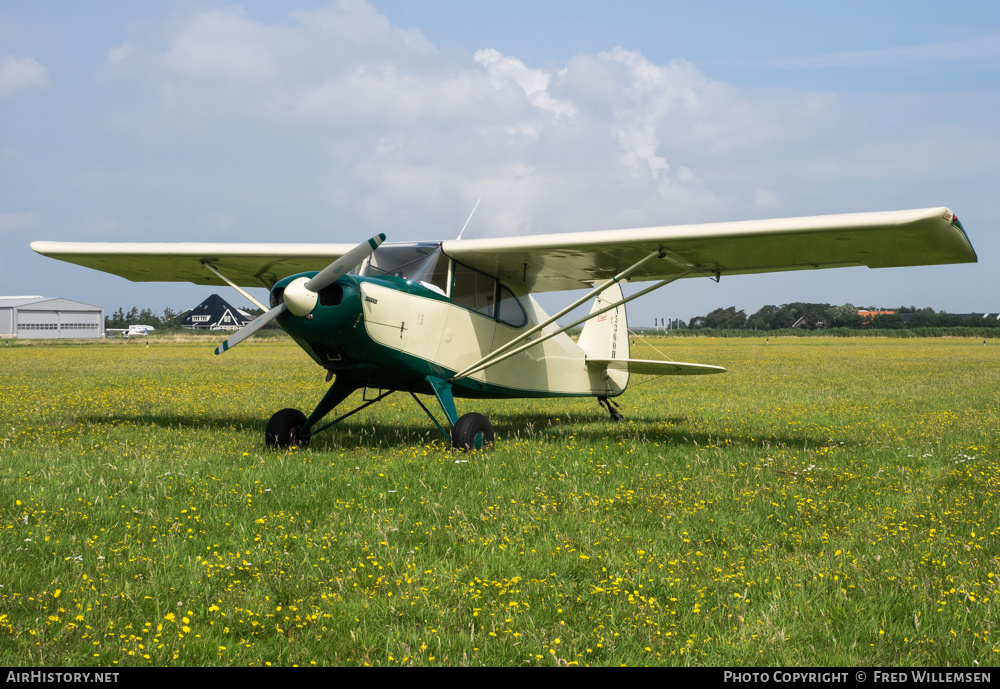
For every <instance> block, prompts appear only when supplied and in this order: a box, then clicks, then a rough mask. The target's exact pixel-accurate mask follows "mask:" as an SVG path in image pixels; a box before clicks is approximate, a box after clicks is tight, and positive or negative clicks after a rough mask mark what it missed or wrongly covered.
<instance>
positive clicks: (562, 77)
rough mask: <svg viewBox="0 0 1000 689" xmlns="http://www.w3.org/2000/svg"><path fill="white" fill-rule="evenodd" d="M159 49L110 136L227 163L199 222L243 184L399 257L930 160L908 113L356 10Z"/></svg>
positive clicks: (143, 65)
mask: <svg viewBox="0 0 1000 689" xmlns="http://www.w3.org/2000/svg"><path fill="white" fill-rule="evenodd" d="M159 40H160V42H159V43H157V40H156V39H150V38H145V39H143V40H139V39H137V38H135V37H133V38H131V39H130V40H129V41H128V42H124V43H122V44H120V45H119V46H118V47H117V48H116V49H115V50H113V51H111V52H110V53H109V62H110V64H111V65H112V67H113V68H114V69H113V72H114V73H115V74H117V75H118V77H119V80H118V81H117V82H115V83H117V84H120V85H124V87H125V88H127V89H130V90H132V91H134V90H135V87H136V86H137V85H138V86H140V87H141V88H142V89H144V91H143V92H144V93H145V94H146V95H147V101H146V103H145V104H144V105H143V106H141V107H135V106H133V107H134V110H133V111H132V112H126V113H118V114H117V115H116V116H113V117H109V118H108V119H109V121H114V122H122V123H124V125H123V126H126V127H134V128H135V129H136V131H137V132H140V131H141V132H142V134H143V135H144V136H145V138H147V139H148V140H150V141H156V142H158V143H160V144H163V145H167V146H169V145H170V144H169V143H167V142H175V143H176V146H174V148H179V147H183V146H189V147H191V149H192V151H194V149H195V148H197V153H196V154H193V155H198V156H203V157H204V158H205V159H206V160H209V161H212V162H213V163H215V164H216V165H217V172H215V174H217V175H218V174H222V175H225V176H226V179H227V186H225V187H220V188H219V189H218V190H217V191H216V192H215V194H214V196H215V198H213V199H212V203H213V204H215V205H213V206H211V207H208V208H202V209H198V210H193V211H192V217H193V218H194V220H195V221H196V223H200V224H201V225H202V226H204V224H205V223H206V222H208V221H209V219H212V218H215V220H218V219H219V218H216V217H215V216H212V215H211V214H212V213H214V212H215V211H214V209H215V208H218V207H220V205H221V206H222V207H230V204H231V203H233V202H234V201H236V202H240V203H242V202H243V201H242V200H241V199H234V198H232V197H231V196H230V197H228V198H227V197H226V194H230V195H231V194H232V193H233V191H232V190H234V189H240V188H243V187H246V188H248V189H250V188H255V189H266V197H267V204H268V208H269V209H270V208H275V209H278V208H282V207H287V206H291V205H292V204H293V203H295V204H298V202H299V201H300V200H301V199H302V198H307V199H310V200H311V201H315V202H316V203H318V204H319V205H320V211H319V212H318V213H317V214H318V215H325V214H328V213H330V212H331V209H332V214H333V218H334V220H331V221H330V222H335V223H336V226H337V227H344V228H346V227H359V226H364V227H365V228H366V230H365V231H368V230H376V231H386V232H389V233H391V236H392V238H394V239H408V238H416V237H419V238H433V237H437V236H453V234H455V233H457V231H458V229H459V228H460V227H461V223H462V222H463V221H464V219H465V216H466V214H467V213H468V210H469V209H470V208H471V207H472V204H473V203H474V202H475V200H476V199H477V198H479V197H483V205H482V207H481V208H480V210H479V211H478V212H477V217H476V218H474V220H473V223H472V225H470V228H469V231H468V232H467V235H466V236H469V237H472V236H483V235H486V234H518V233H529V232H542V231H544V232H556V231H565V230H586V229H600V228H602V227H603V228H610V227H628V226H640V225H651V224H665V223H671V222H695V221H699V220H728V219H737V218H740V217H747V216H753V217H766V216H767V215H771V214H779V213H780V214H784V213H788V214H799V213H802V214H809V213H811V212H813V210H814V209H813V208H810V207H809V206H808V205H805V206H803V205H798V206H797V205H796V204H809V203H811V202H815V201H816V200H817V199H820V200H823V201H824V202H826V199H827V198H828V197H829V194H828V184H829V181H830V180H834V179H839V180H844V179H848V180H854V181H856V182H857V183H858V185H859V187H861V188H863V189H867V188H870V187H871V183H870V181H871V180H873V179H879V180H883V181H884V180H886V179H889V180H897V179H898V180H902V179H905V178H906V177H907V174H910V177H912V176H913V174H916V173H917V172H919V173H920V174H924V173H926V171H927V170H928V169H933V166H934V165H936V164H938V163H937V156H938V154H935V153H933V152H930V151H928V147H927V146H914V145H913V144H914V141H915V139H916V138H917V137H916V135H915V134H914V133H913V132H914V131H915V130H914V129H913V126H912V125H911V123H910V120H911V119H912V118H913V113H914V112H918V111H917V110H915V109H914V108H913V107H912V103H911V102H904V99H901V100H899V101H898V102H890V101H889V100H887V99H885V98H884V97H883V96H882V95H881V94H878V96H877V98H879V99H881V100H878V101H877V102H868V103H860V102H845V101H844V100H842V99H841V98H840V97H838V96H837V94H824V93H805V94H801V93H787V92H785V93H782V92H778V93H774V92H771V93H767V94H761V95H756V94H753V93H749V94H748V93H747V92H745V91H742V90H740V89H738V88H736V87H734V86H732V85H730V84H727V83H724V82H721V81H718V80H715V79H711V78H709V77H708V76H706V75H705V74H704V73H702V72H701V71H700V70H699V69H698V68H697V67H696V66H695V65H693V64H691V63H690V62H686V61H683V60H674V61H670V62H668V63H667V64H657V63H655V62H654V61H652V60H650V59H649V58H648V57H646V56H645V55H643V54H642V53H641V52H639V51H636V50H626V49H624V48H621V47H618V48H614V49H613V50H609V51H606V52H601V53H598V54H581V55H577V56H576V57H574V58H572V59H571V60H569V61H568V62H567V63H566V64H565V65H562V66H558V67H556V68H540V67H533V66H530V65H527V64H525V63H524V61H522V60H521V59H519V58H518V57H516V56H513V55H505V54H503V53H501V52H500V51H498V50H496V49H493V48H482V49H479V50H476V51H475V52H474V53H473V54H471V55H468V54H461V53H448V54H444V53H441V52H439V51H438V50H436V48H435V47H434V46H433V45H432V44H431V43H429V42H428V41H427V40H426V38H425V37H424V36H423V35H422V34H420V32H418V31H414V30H408V31H404V30H401V29H399V28H397V27H394V26H392V25H391V24H390V22H389V21H388V20H387V19H386V18H385V17H384V16H382V15H379V14H378V13H377V12H376V11H375V10H374V9H373V8H372V7H371V6H369V5H367V4H366V3H364V2H361V1H360V0H352V1H349V2H338V3H335V4H333V5H331V6H330V7H328V8H323V9H318V10H309V11H297V12H293V13H291V14H289V15H288V17H287V18H286V19H284V20H282V21H274V22H262V21H259V20H257V19H255V18H253V17H252V16H251V15H250V14H248V13H247V12H245V11H243V10H241V9H239V8H235V9H233V8H230V9H213V10H207V11H199V12H196V13H193V14H191V15H190V16H188V17H186V18H184V19H182V21H180V22H178V23H176V24H174V25H171V26H170V27H167V28H166V29H164V32H163V34H162V36H161V37H160V39H159ZM876 107H881V108H884V109H885V110H884V112H882V113H880V114H879V115H878V116H877V117H875V116H873V112H874V108H876ZM893 117H896V118H898V119H900V120H901V121H902V122H903V123H904V125H905V126H901V127H898V128H896V129H894V131H893V136H892V137H884V136H880V133H879V132H877V131H876V130H873V129H872V125H871V123H872V122H873V121H889V120H892V118H893ZM925 129H926V128H925ZM192 132H195V135H194V136H192V134H191V133H192ZM199 135H200V136H199ZM926 135H927V133H926V131H925V132H924V133H923V134H922V135H921V136H924V137H926ZM956 138H959V137H956ZM192 140H194V141H196V142H197V144H193V143H192ZM873 140H878V142H877V144H876V143H872V142H873ZM935 141H936V142H938V143H939V145H940V147H941V148H942V150H945V149H946V148H947V147H949V146H951V147H954V146H955V145H957V144H955V142H954V141H950V140H949V139H948V137H947V136H942V135H941V134H940V133H938V134H937V135H936V138H935ZM202 146H203V147H204V149H203V150H202V148H201V147H202ZM980 146H981V147H983V150H991V149H990V147H991V146H992V147H993V148H995V147H996V142H993V143H991V142H981V143H980ZM247 151H250V152H251V154H249V155H247V154H246V153H245V152H247ZM230 159H231V160H233V161H241V162H233V163H229V162H227V161H228V160H230ZM248 160H249V161H252V165H248V164H247V163H246V162H245V161H248ZM191 167H194V166H191ZM194 169H197V168H194ZM214 169H215V168H213V170H214ZM907 171H910V173H908V172H907ZM914 171H916V172H914ZM213 184H214V182H213V181H212V180H211V179H208V173H206V182H205V185H204V186H205V188H206V189H212V188H213V187H212V186H211V185H213ZM255 185H256V186H255ZM209 196H212V194H210V193H207V194H206V197H209ZM247 196H248V197H250V196H253V195H252V192H247ZM261 196H263V195H262V194H257V195H256V196H255V197H253V198H251V202H258V200H260V197H261ZM842 197H843V195H842ZM317 199H319V201H316V200H317ZM261 203H263V201H261ZM283 204H284V206H283ZM864 209H865V208H864V207H861V208H858V207H854V206H852V207H848V208H840V209H839V210H864ZM834 210H838V209H837V208H830V207H827V206H823V207H821V208H818V209H816V211H817V212H832V211H834ZM254 215H255V214H253V213H243V212H241V222H246V218H249V217H253V216H254ZM198 218H201V220H200V221H198ZM212 222H214V220H212ZM272 227H273V225H272ZM344 231H345V232H346V230H344ZM406 233H410V236H406ZM250 238H252V237H248V239H250ZM267 238H271V235H270V234H268V235H267ZM349 238H350V237H347V236H344V237H332V238H331V240H345V241H346V240H347V239H349ZM302 239H309V237H303V238H302Z"/></svg>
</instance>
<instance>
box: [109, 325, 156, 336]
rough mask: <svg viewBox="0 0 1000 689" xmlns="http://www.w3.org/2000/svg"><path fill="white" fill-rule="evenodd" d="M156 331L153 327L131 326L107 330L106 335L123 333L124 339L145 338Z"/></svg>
mask: <svg viewBox="0 0 1000 689" xmlns="http://www.w3.org/2000/svg"><path fill="white" fill-rule="evenodd" d="M154 330H156V328H154V327H153V326H151V325H130V326H129V327H127V328H105V329H104V332H106V333H121V334H122V337H145V336H146V335H149V333H151V332H152V331H154Z"/></svg>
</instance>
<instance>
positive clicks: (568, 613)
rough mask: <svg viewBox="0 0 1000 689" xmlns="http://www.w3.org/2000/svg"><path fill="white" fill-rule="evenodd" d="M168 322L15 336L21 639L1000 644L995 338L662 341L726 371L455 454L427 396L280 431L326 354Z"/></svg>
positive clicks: (226, 655)
mask: <svg viewBox="0 0 1000 689" xmlns="http://www.w3.org/2000/svg"><path fill="white" fill-rule="evenodd" d="M150 342H151V346H150V347H149V348H146V347H145V346H144V343H145V341H144V340H143V341H141V342H123V343H115V344H114V345H108V344H104V345H91V346H72V345H65V346H63V345H51V346H46V347H25V346H12V347H9V348H5V349H3V350H0V386H2V388H3V395H2V400H0V458H2V463H0V586H2V588H0V664H4V665H58V664H69V665H116V664H117V665H147V664H153V665H196V664H211V665H264V664H268V663H270V664H272V665H290V664H299V665H307V664H310V663H316V664H319V665H328V664H372V665H395V664H404V665H411V664H413V665H437V664H447V665H459V664H486V665H523V664H527V665H536V664H538V665H554V664H580V665H585V664H595V665H603V664H614V665H617V664H620V663H626V664H663V665H667V664H676V665H727V666H731V665H748V666H751V665H934V666H939V665H960V666H968V665H973V664H974V663H978V664H979V665H981V666H986V665H995V664H996V663H997V662H998V660H1000V639H998V635H1000V631H997V629H996V622H995V620H996V619H998V618H1000V615H998V611H997V604H998V602H1000V559H998V551H1000V548H998V546H997V545H996V543H997V541H998V536H1000V517H998V516H997V515H998V509H997V508H998V504H997V503H998V492H1000V453H998V445H997V427H998V416H1000V413H998V403H997V394H996V391H997V390H998V389H1000V365H998V364H1000V348H998V347H997V346H995V345H993V344H988V345H985V346H984V345H983V344H982V342H981V340H968V339H948V338H946V339H937V338H935V339H933V340H879V339H871V338H865V339H857V340H851V339H842V338H836V339H834V338H808V339H798V338H771V340H770V344H765V341H764V339H763V338H760V339H756V340H755V339H726V340H714V341H712V340H706V339H684V340H676V339H661V340H656V341H654V342H653V344H654V345H655V347H656V348H657V349H658V350H660V351H663V352H666V353H667V354H669V355H670V356H671V358H674V359H677V360H680V361H695V362H701V363H712V364H719V365H723V366H726V367H727V368H729V369H730V372H729V373H727V374H724V375H719V376H708V377H702V378H674V379H669V378H665V379H644V378H636V379H635V380H634V382H633V386H632V387H630V388H629V390H628V391H627V392H626V394H625V395H624V396H623V397H621V398H619V401H620V402H621V404H622V407H623V411H624V413H625V415H626V418H627V421H626V422H625V423H623V424H611V423H609V422H607V421H606V420H605V419H606V416H607V414H606V412H604V411H603V410H601V409H600V408H599V407H598V405H597V404H596V402H595V401H594V400H543V401H525V400H511V401H498V402H473V401H467V400H459V412H460V413H464V412H467V411H474V410H475V411H480V412H483V413H485V414H487V415H488V416H490V418H491V419H492V421H493V423H494V426H495V427H496V430H497V432H498V434H499V436H500V438H501V440H500V442H499V444H498V445H497V447H496V448H495V449H493V450H492V451H489V452H486V453H470V454H457V453H453V452H452V451H450V450H449V449H447V448H446V447H445V446H444V443H443V442H442V441H441V439H440V435H439V434H438V433H437V431H436V429H434V428H433V427H432V426H431V425H430V423H429V422H428V421H427V419H426V417H425V416H424V415H423V412H421V411H420V409H419V408H418V407H417V405H416V404H415V403H414V402H413V401H412V400H411V399H409V397H408V396H404V395H394V396H392V397H390V398H388V399H387V400H386V401H384V402H382V403H379V404H377V405H375V406H373V407H371V408H369V409H367V410H365V411H363V412H361V413H360V414H358V415H356V416H355V417H352V418H351V419H350V420H348V421H347V422H345V423H344V424H342V425H341V426H338V427H335V428H334V429H331V430H330V431H327V432H324V433H323V434H321V435H320V436H318V437H317V438H315V439H314V441H313V444H312V445H311V447H310V448H308V449H306V450H297V451H291V452H284V453H270V452H265V451H264V448H263V429H264V424H265V423H266V420H267V418H268V417H269V416H270V415H271V413H273V412H274V411H275V410H277V409H279V408H282V407H287V406H293V407H298V408H301V409H304V410H306V411H309V410H311V408H312V405H314V404H315V402H316V401H317V400H318V399H319V397H320V396H321V395H322V393H323V391H324V389H325V383H324V382H323V372H322V371H321V370H320V369H319V368H318V367H316V366H315V365H314V364H312V363H311V361H310V360H309V359H308V358H307V357H306V356H305V354H303V353H302V352H301V351H299V350H298V349H297V348H296V347H295V346H294V345H293V344H290V343H286V342H275V343H259V344H258V343H247V344H245V345H244V346H243V347H241V348H240V349H239V350H236V351H234V352H230V353H228V354H226V355H225V356H220V357H216V356H213V354H212V349H213V346H214V342H213V343H209V344H207V345H206V344H186V343H172V344H167V343H161V342H158V341H156V340H155V339H153V338H150ZM632 354H633V356H636V357H639V358H658V357H659V356H660V354H659V353H658V352H656V351H653V350H652V349H651V348H649V347H647V346H646V345H643V344H641V343H640V345H638V346H636V347H635V348H634V349H633V352H632Z"/></svg>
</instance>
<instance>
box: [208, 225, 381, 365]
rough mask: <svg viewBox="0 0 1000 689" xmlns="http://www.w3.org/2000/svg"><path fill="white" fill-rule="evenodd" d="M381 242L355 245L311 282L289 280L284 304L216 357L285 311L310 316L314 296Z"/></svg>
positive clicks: (229, 342) (239, 334)
mask: <svg viewBox="0 0 1000 689" xmlns="http://www.w3.org/2000/svg"><path fill="white" fill-rule="evenodd" d="M384 241H385V235H384V234H380V235H378V236H376V237H372V238H371V239H369V240H368V241H366V242H362V243H360V244H358V245H357V246H356V247H354V248H353V249H351V250H350V251H348V252H347V253H346V254H344V255H343V256H341V257H340V258H338V259H337V260H336V261H334V262H333V263H331V264H330V265H328V266H327V267H326V268H324V269H323V270H321V271H320V272H318V273H316V275H315V276H314V277H312V278H305V277H303V278H299V279H298V280H293V281H292V282H291V283H290V284H289V285H288V286H287V287H286V288H285V294H284V300H283V301H282V302H281V303H280V304H278V305H277V306H275V307H274V308H273V309H271V310H270V311H268V312H267V313H265V314H263V315H261V316H258V317H257V318H255V319H254V320H253V321H251V322H250V323H247V324H246V325H245V326H243V327H242V328H241V329H240V330H239V331H237V332H236V334H235V335H233V336H232V337H230V338H229V339H227V340H226V341H225V342H223V343H222V344H220V345H219V346H218V347H216V348H215V353H216V354H222V353H223V352H226V351H229V350H230V349H232V348H233V347H235V346H236V345H238V344H239V343H240V342H242V341H243V340H245V339H247V338H248V337H250V336H251V335H253V334H254V333H255V332H257V331H258V330H260V329H261V328H263V327H264V326H265V325H267V324H268V323H270V322H271V321H273V320H274V319H275V318H277V317H278V316H280V315H281V314H283V313H284V312H285V311H286V310H287V311H291V312H292V314H294V315H296V316H306V315H308V314H310V313H311V312H312V310H313V308H315V306H316V300H317V293H318V292H319V291H320V290H321V289H323V288H324V287H327V286H328V285H332V284H333V283H334V282H335V281H336V280H337V279H338V278H340V277H342V276H343V275H346V274H347V271H348V269H350V268H351V267H353V266H356V265H358V264H359V263H361V261H363V260H365V258H367V257H368V256H370V255H371V254H372V252H373V251H375V249H377V248H379V246H380V245H381V244H382V242H384Z"/></svg>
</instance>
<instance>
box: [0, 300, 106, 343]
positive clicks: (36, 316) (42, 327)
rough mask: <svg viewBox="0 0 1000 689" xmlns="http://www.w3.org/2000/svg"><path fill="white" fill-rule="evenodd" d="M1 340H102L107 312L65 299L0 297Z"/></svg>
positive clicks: (98, 307)
mask: <svg viewBox="0 0 1000 689" xmlns="http://www.w3.org/2000/svg"><path fill="white" fill-rule="evenodd" d="M0 337H19V338H30V339H34V340H41V339H46V340H57V339H69V338H73V339H78V338H84V337H85V338H94V339H99V338H102V337H104V309H102V308H101V307H100V306H91V305H90V304H83V303H81V302H78V301H71V300H69V299H62V298H61V297H55V298H52V299H47V298H45V297H39V296H25V297H0Z"/></svg>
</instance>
